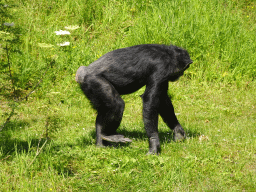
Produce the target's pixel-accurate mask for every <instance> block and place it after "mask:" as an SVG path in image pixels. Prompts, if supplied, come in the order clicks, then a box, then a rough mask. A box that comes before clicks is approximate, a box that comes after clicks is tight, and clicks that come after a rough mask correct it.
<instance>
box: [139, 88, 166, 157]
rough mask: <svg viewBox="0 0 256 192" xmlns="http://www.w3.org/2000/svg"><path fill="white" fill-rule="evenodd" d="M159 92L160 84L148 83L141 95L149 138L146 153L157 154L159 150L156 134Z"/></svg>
mask: <svg viewBox="0 0 256 192" xmlns="http://www.w3.org/2000/svg"><path fill="white" fill-rule="evenodd" d="M161 92H162V91H161V86H157V85H150V86H148V87H146V90H145V93H144V94H143V95H142V99H143V121H144V126H145V130H146V133H147V136H148V139H149V152H148V154H157V153H160V151H161V148H160V141H159V135H158V108H159V104H160V96H161Z"/></svg>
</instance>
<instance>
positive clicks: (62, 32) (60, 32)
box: [55, 30, 70, 35]
mask: <svg viewBox="0 0 256 192" xmlns="http://www.w3.org/2000/svg"><path fill="white" fill-rule="evenodd" d="M55 33H56V35H70V32H69V31H62V30H59V31H55Z"/></svg>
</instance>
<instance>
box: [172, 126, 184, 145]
mask: <svg viewBox="0 0 256 192" xmlns="http://www.w3.org/2000/svg"><path fill="white" fill-rule="evenodd" d="M185 138H186V134H185V131H184V129H183V128H182V127H181V125H177V126H176V127H175V128H174V129H173V140H174V141H175V142H179V141H183V140H184V139H185Z"/></svg>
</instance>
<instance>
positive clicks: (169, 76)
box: [76, 44, 192, 154]
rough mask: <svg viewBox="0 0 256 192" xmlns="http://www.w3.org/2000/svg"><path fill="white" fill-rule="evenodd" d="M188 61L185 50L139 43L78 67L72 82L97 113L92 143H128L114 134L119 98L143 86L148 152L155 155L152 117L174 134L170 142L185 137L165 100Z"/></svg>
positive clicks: (155, 132)
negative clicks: (165, 125) (171, 82)
mask: <svg viewBox="0 0 256 192" xmlns="http://www.w3.org/2000/svg"><path fill="white" fill-rule="evenodd" d="M191 63H192V60H191V59H190V57H189V54H188V52H187V51H186V50H184V49H182V48H179V47H176V46H173V45H170V46H166V45H157V44H145V45H136V46H133V47H127V48H123V49H117V50H114V51H111V52H109V53H106V54H105V55H103V56H102V57H101V58H99V59H98V60H96V61H95V62H93V63H91V64H90V65H89V66H88V67H85V66H81V67H79V69H78V70H77V73H76V81H77V82H78V83H79V84H80V87H81V89H82V90H83V92H84V94H85V95H86V96H87V98H88V99H89V100H90V101H91V103H92V105H93V107H94V108H95V109H96V110H97V112H98V115H97V118H96V144H97V145H99V146H104V145H106V142H105V141H108V142H109V141H110V142H130V141H131V140H130V139H128V138H125V137H124V136H123V135H120V134H118V133H117V132H116V130H117V128H118V127H119V125H120V123H121V120H122V116H123V111H124V106H125V103H124V101H123V99H122V98H121V97H120V95H123V94H129V93H132V92H135V91H136V90H138V89H139V88H141V87H143V86H145V85H146V90H145V92H144V94H143V95H142V96H141V97H142V100H143V121H144V125H145V129H146V133H147V136H148V138H149V153H150V154H155V153H159V152H160V141H159V136H158V115H159V114H160V115H161V117H162V118H163V120H164V121H165V123H166V124H167V125H168V126H169V127H170V129H172V130H173V131H174V140H182V139H184V138H185V132H184V130H183V128H182V126H181V125H180V123H179V122H178V120H177V118H176V116H175V113H174V109H173V105H172V103H171V100H170V99H169V97H168V95H167V91H168V82H169V81H176V80H177V79H178V78H179V77H180V76H182V75H183V73H184V71H185V70H186V69H187V68H188V67H189V65H190V64H191Z"/></svg>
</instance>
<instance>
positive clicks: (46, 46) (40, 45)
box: [38, 43, 53, 48]
mask: <svg viewBox="0 0 256 192" xmlns="http://www.w3.org/2000/svg"><path fill="white" fill-rule="evenodd" d="M38 46H39V47H43V48H50V47H53V45H51V44H46V43H38Z"/></svg>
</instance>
